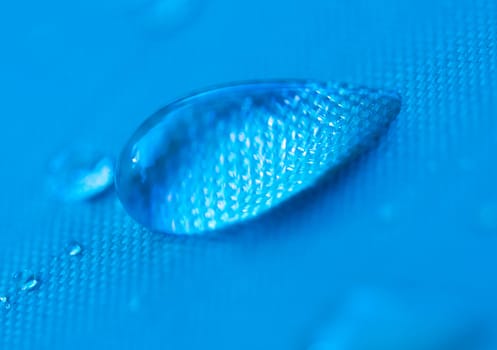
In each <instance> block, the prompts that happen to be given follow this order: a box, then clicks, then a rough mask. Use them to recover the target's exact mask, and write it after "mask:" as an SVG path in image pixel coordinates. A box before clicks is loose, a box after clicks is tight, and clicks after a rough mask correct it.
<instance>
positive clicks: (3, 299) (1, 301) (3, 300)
mask: <svg viewBox="0 0 497 350" xmlns="http://www.w3.org/2000/svg"><path fill="white" fill-rule="evenodd" d="M0 305H1V306H2V307H3V308H4V309H5V310H9V309H10V308H11V307H12V304H11V303H10V300H9V297H7V296H5V295H2V296H0Z"/></svg>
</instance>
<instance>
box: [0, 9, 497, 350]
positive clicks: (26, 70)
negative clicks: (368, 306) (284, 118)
mask: <svg viewBox="0 0 497 350" xmlns="http://www.w3.org/2000/svg"><path fill="white" fill-rule="evenodd" d="M70 6H74V7H75V8H71V7H70ZM78 6H79V7H78ZM91 6H94V7H91ZM123 6H131V2H126V4H123ZM1 7H2V10H1V11H0V30H1V31H2V32H4V33H12V35H9V36H8V37H7V38H5V42H4V44H3V45H4V47H3V48H2V55H1V57H0V67H1V68H0V73H1V76H2V79H0V92H1V94H0V102H1V103H0V105H1V111H0V113H1V115H2V123H3V126H4V130H5V132H4V135H3V137H2V139H1V140H0V149H2V150H4V152H3V154H2V157H3V158H2V165H1V169H2V171H1V172H0V179H1V180H2V182H1V183H2V184H3V185H4V188H3V189H2V190H3V194H2V196H1V197H0V218H1V222H2V227H1V235H0V295H5V296H8V298H9V303H10V308H9V309H8V310H1V306H2V304H0V349H15V350H17V349H89V348H92V349H114V348H115V349H200V348H202V349H210V348H213V349H272V350H273V349H286V350H288V349H302V348H305V345H306V344H307V342H308V341H309V339H310V338H311V337H312V336H313V330H314V329H315V328H316V327H317V326H318V324H319V321H320V319H321V317H322V315H323V313H326V314H327V315H328V316H329V315H330V314H333V310H335V309H336V308H337V307H338V306H339V305H340V302H341V300H343V298H345V297H346V296H347V295H349V293H353V292H354V291H356V290H358V289H362V288H370V287H373V288H377V289H382V290H387V291H388V292H389V293H392V294H395V295H396V297H397V298H399V299H401V300H404V301H406V302H407V303H409V302H413V303H415V302H418V303H419V302H420V301H419V300H429V302H427V303H429V304H430V305H439V304H445V305H446V307H448V308H450V309H461V310H462V311H461V314H462V315H463V316H462V318H461V322H462V323H463V324H464V326H468V325H467V324H465V323H464V322H466V321H467V322H469V323H471V320H476V321H475V323H478V324H479V323H480V321H482V320H483V321H484V322H483V323H485V324H488V325H489V327H490V328H492V327H493V329H496V328H497V327H494V326H495V325H497V305H496V304H497V303H496V300H495V295H497V277H496V274H495V267H496V266H497V254H496V252H497V209H496V208H497V199H496V198H497V187H496V184H495V179H496V178H497V166H496V165H495V150H496V149H497V125H496V124H497V118H496V117H495V116H496V115H497V95H496V91H497V86H496V85H497V67H496V66H497V47H496V45H497V3H496V2H495V1H494V0H460V1H454V0H450V1H449V0H440V1H432V0H430V1H428V0H406V1H397V0H377V1H365V0H353V1H341V2H339V1H315V2H309V3H302V2H299V1H271V2H268V1H265V0H264V1H263V0H256V1H250V2H247V3H246V4H241V3H239V2H234V1H225V0H214V1H212V2H209V4H206V5H205V6H204V8H203V11H202V13H201V14H199V15H198V16H197V17H196V19H195V21H192V22H191V23H189V24H188V25H185V26H184V28H182V29H181V31H180V30H178V31H177V32H175V33H171V35H170V36H168V37H167V38H165V39H164V40H161V38H158V37H157V36H155V35H152V36H150V37H149V36H147V35H146V33H143V32H141V31H139V30H138V29H137V28H135V27H134V26H132V25H130V22H129V16H135V15H136V16H138V15H137V14H136V13H135V12H134V11H123V13H126V15H122V16H120V17H119V16H114V17H112V18H109V17H105V16H103V15H102V14H101V13H100V12H99V11H98V2H97V1H94V2H89V3H87V2H85V5H84V6H83V5H82V4H75V5H68V4H65V3H61V2H60V3H59V2H58V1H56V0H53V1H49V2H43V4H38V3H36V2H32V3H31V2H29V1H28V2H22V3H17V2H10V3H8V4H2V5H1ZM80 7H81V8H80ZM57 14H62V15H60V16H59V15H57ZM136 20H138V21H139V18H134V19H133V21H136ZM271 78H305V79H316V80H319V81H323V80H324V81H327V80H329V81H346V82H351V83H354V84H360V85H365V86H376V87H382V88H386V89H391V90H395V91H397V92H398V93H399V94H400V95H401V97H402V110H401V113H400V114H399V115H398V117H397V118H396V120H395V121H394V122H393V123H392V125H391V127H390V128H389V130H388V132H387V133H386V134H385V135H384V137H382V138H381V140H380V142H379V144H378V146H377V147H375V148H374V149H372V150H371V151H370V152H367V153H366V154H364V155H362V156H361V157H360V158H359V159H357V160H355V161H354V162H351V163H350V164H349V165H347V166H346V167H344V168H342V169H341V170H340V171H339V172H338V173H337V174H335V175H334V176H333V177H332V178H331V179H329V180H328V181H326V182H325V183H323V184H319V185H318V186H317V187H315V188H313V189H311V190H310V191H308V192H305V193H304V194H303V195H302V196H299V197H298V198H296V199H295V200H292V201H289V202H287V203H285V204H284V205H282V206H281V207H279V208H278V209H277V210H275V211H272V212H271V213H270V214H268V215H265V216H263V217H261V218H260V219H258V220H255V221H251V222H247V224H246V225H242V226H240V227H236V228H233V229H232V230H227V231H226V232H225V233H224V234H223V235H220V236H215V237H211V236H202V237H179V236H168V235H163V234H156V233H151V232H149V231H148V230H146V229H144V228H142V227H141V226H139V225H138V224H136V223H134V222H133V220H132V219H130V218H129V216H127V215H126V213H125V211H124V209H123V208H122V207H121V204H120V203H119V202H118V201H117V198H116V196H115V194H114V193H108V194H107V196H103V197H101V198H99V199H98V200H94V201H90V202H86V203H79V204H78V203H75V204H61V203H59V202H54V201H52V199H50V197H49V196H47V194H46V193H45V192H44V187H43V184H44V180H45V177H44V174H45V173H46V172H45V169H46V168H45V164H46V162H47V160H48V159H49V158H50V154H51V153H52V152H53V151H54V150H58V149H60V147H61V145H64V144H66V143H69V142H70V141H73V140H77V139H78V140H79V139H86V140H91V142H92V144H94V145H95V146H97V147H101V148H102V149H108V150H110V152H114V154H117V152H118V151H119V150H120V148H121V147H122V145H123V144H124V143H125V141H126V140H127V138H128V137H129V135H130V134H131V133H132V131H133V130H134V129H135V128H136V126H137V125H139V124H140V123H141V122H142V121H143V119H145V117H146V116H147V115H149V114H150V113H151V112H153V111H154V110H155V109H156V108H157V107H159V106H162V105H164V104H166V103H167V102H169V101H171V100H172V99H174V98H176V97H179V96H183V95H185V94H187V93H188V92H189V91H192V90H194V89H198V88H199V87H202V86H212V85H217V84H219V83H225V82H229V81H238V80H252V79H271ZM73 240H76V241H78V242H79V243H80V244H81V247H82V251H81V253H80V254H78V255H76V256H71V255H70V254H69V253H68V246H67V245H68V244H69V243H70V242H71V241H73ZM24 269H28V270H30V271H32V272H33V273H35V274H36V276H37V278H39V281H40V283H39V285H38V286H37V287H36V288H34V289H33V290H30V291H27V292H20V291H19V290H18V288H16V287H15V286H14V281H13V280H12V274H13V273H15V272H17V271H22V270H24ZM0 301H1V300H0ZM421 303H422V301H421Z"/></svg>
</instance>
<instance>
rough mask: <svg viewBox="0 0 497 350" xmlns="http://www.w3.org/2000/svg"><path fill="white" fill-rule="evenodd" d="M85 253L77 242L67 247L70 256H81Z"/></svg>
mask: <svg viewBox="0 0 497 350" xmlns="http://www.w3.org/2000/svg"><path fill="white" fill-rule="evenodd" d="M82 251H83V247H82V246H81V244H79V243H78V242H76V241H72V242H70V243H69V244H68V245H67V253H68V254H69V255H70V256H76V255H80V254H81V252H82Z"/></svg>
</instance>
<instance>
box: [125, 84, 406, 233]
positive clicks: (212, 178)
mask: <svg viewBox="0 0 497 350" xmlns="http://www.w3.org/2000/svg"><path fill="white" fill-rule="evenodd" d="M399 110H400V99H399V97H398V95H397V94H395V93H391V92H386V91H383V90H377V89H369V88H364V87H356V86H350V85H346V84H334V83H318V82H301V81H286V82H260V83H247V84H240V85H232V86H227V87H222V88H219V89H213V90H208V91H206V92H203V93H199V94H196V95H193V96H191V97H187V98H185V99H182V100H180V101H177V102H175V103H172V104H170V105H168V106H166V107H165V108H163V109H162V110H160V111H158V112H157V113H156V114H154V115H153V116H152V117H151V118H150V119H149V120H147V121H146V122H145V123H144V124H143V125H142V126H141V127H140V128H139V129H138V130H137V131H136V133H135V134H134V135H133V136H132V137H131V139H130V141H129V142H128V143H127V145H126V146H125V148H124V150H123V151H122V153H121V156H120V159H119V162H118V164H117V171H116V189H117V192H118V196H119V198H120V200H121V202H122V204H123V206H124V208H125V209H126V210H127V211H128V213H129V214H130V215H131V216H132V217H133V218H134V219H135V220H136V221H138V222H139V223H141V224H143V225H144V226H146V227H148V228H150V229H152V230H154V231H161V232H170V233H176V234H196V233H203V232H205V231H211V230H216V229H221V228H224V227H226V226H228V225H230V224H233V223H237V222H241V221H244V220H247V219H251V218H254V217H256V216H258V215H260V214H262V213H264V212H266V211H267V210H269V209H271V208H272V207H274V206H276V205H278V204H280V203H281V202H283V201H285V200H287V199H288V198H290V197H292V196H294V195H295V194H297V193H299V192H300V191H302V190H305V189H307V188H308V187H310V186H312V185H313V184H314V183H315V182H316V181H317V180H318V179H319V178H321V177H322V176H323V175H324V174H325V173H326V172H328V171H330V169H333V168H335V167H337V166H339V165H341V164H343V163H344V162H345V161H347V160H349V159H351V158H352V157H353V156H354V155H356V154H357V153H358V152H359V151H360V150H362V149H364V148H366V146H370V145H371V142H372V140H374V139H375V138H376V137H377V136H378V135H379V134H380V133H381V132H382V131H384V130H385V128H386V127H387V126H388V125H389V123H390V122H391V121H392V120H393V119H394V118H395V116H396V115H397V114H398V112H399ZM233 135H235V136H233ZM239 135H242V136H243V137H240V136H239ZM220 203H221V204H222V205H219V204H220Z"/></svg>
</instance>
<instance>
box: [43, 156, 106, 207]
mask: <svg viewBox="0 0 497 350" xmlns="http://www.w3.org/2000/svg"><path fill="white" fill-rule="evenodd" d="M113 180H114V164H113V161H112V159H111V158H110V157H107V156H105V155H103V154H101V153H100V152H98V151H96V150H94V149H92V148H91V147H76V148H69V149H65V150H63V151H62V152H60V153H59V154H58V155H56V156H55V157H54V158H53V159H52V160H51V161H50V163H49V179H48V181H49V186H50V189H51V190H52V192H53V193H54V194H55V195H56V196H57V197H59V198H61V199H63V200H67V201H76V200H84V199H89V198H92V197H95V196H97V195H98V194H101V193H102V192H103V191H105V190H106V189H107V188H108V187H109V186H110V185H111V184H112V182H113Z"/></svg>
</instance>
